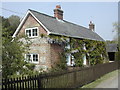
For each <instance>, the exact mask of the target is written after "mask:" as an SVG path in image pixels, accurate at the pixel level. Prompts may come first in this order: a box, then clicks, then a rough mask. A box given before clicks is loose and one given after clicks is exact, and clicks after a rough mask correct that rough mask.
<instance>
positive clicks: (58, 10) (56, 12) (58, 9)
mask: <svg viewBox="0 0 120 90" xmlns="http://www.w3.org/2000/svg"><path fill="white" fill-rule="evenodd" d="M54 17H56V18H58V19H61V20H63V10H61V6H60V5H56V8H55V9H54Z"/></svg>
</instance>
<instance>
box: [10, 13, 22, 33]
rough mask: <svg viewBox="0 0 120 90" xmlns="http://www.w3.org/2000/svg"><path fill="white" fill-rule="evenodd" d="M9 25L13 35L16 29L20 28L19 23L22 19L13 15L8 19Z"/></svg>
mask: <svg viewBox="0 0 120 90" xmlns="http://www.w3.org/2000/svg"><path fill="white" fill-rule="evenodd" d="M8 21H9V24H10V26H11V27H10V30H11V33H12V34H13V33H14V32H15V30H16V28H17V27H18V25H19V23H20V17H19V16H15V15H11V16H10V17H9V18H8Z"/></svg>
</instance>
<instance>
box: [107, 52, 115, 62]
mask: <svg viewBox="0 0 120 90" xmlns="http://www.w3.org/2000/svg"><path fill="white" fill-rule="evenodd" d="M108 57H109V60H110V61H114V60H115V52H108Z"/></svg>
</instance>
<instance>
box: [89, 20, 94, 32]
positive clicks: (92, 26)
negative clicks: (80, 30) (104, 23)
mask: <svg viewBox="0 0 120 90" xmlns="http://www.w3.org/2000/svg"><path fill="white" fill-rule="evenodd" d="M89 29H90V30H92V31H94V30H95V25H94V24H93V23H92V21H90V24H89Z"/></svg>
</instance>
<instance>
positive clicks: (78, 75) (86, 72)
mask: <svg viewBox="0 0 120 90" xmlns="http://www.w3.org/2000/svg"><path fill="white" fill-rule="evenodd" d="M119 65H120V61H116V62H112V63H105V64H99V65H96V66H92V67H87V68H81V69H77V70H71V71H65V72H59V73H50V74H43V75H35V76H28V77H20V78H12V79H2V89H4V90H10V89H12V90H21V89H22V90H23V89H24V90H26V89H33V90H36V89H40V88H74V87H78V86H82V85H84V84H86V83H89V82H91V81H93V80H96V79H97V78H99V77H101V76H103V75H104V74H106V73H108V72H111V71H113V70H116V69H118V67H119Z"/></svg>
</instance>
